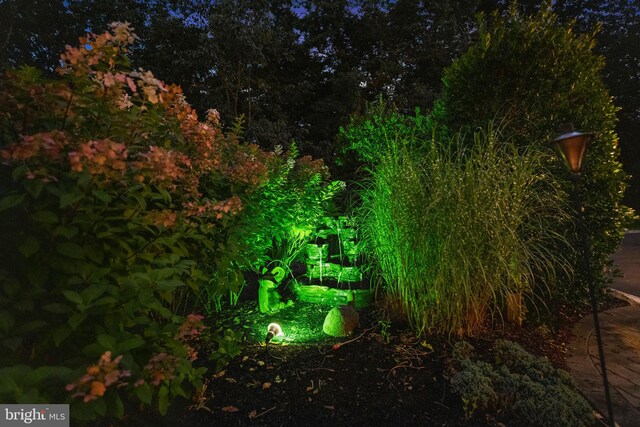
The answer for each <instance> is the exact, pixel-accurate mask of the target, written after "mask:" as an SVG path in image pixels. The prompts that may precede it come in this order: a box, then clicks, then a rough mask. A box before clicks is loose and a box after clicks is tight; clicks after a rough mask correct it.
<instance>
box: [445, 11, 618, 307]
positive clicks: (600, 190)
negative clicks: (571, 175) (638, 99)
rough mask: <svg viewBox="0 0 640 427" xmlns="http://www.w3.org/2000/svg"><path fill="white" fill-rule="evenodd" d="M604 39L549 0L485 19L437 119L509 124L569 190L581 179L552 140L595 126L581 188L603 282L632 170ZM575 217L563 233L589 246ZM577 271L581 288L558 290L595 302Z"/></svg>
mask: <svg viewBox="0 0 640 427" xmlns="http://www.w3.org/2000/svg"><path fill="white" fill-rule="evenodd" d="M596 36H597V30H596V32H595V33H590V34H578V33H576V32H575V31H574V29H573V26H572V24H569V25H567V26H563V25H561V24H560V23H559V22H558V18H557V15H556V14H555V13H554V12H553V10H552V6H551V2H550V1H546V2H543V4H542V5H541V7H540V9H539V11H538V12H537V13H536V14H535V15H533V16H525V15H523V14H522V13H520V12H519V8H518V5H517V3H516V2H513V3H512V4H511V7H510V8H509V9H508V11H507V12H506V13H504V14H502V15H501V14H499V13H498V12H495V13H494V14H492V15H491V16H489V17H485V16H482V17H481V20H480V31H479V35H478V41H477V42H476V44H475V45H473V46H472V47H471V48H470V49H469V50H468V51H467V52H466V53H465V54H464V55H462V56H461V57H460V58H459V59H458V60H457V61H455V62H454V63H453V64H452V65H451V66H450V67H449V68H448V69H446V70H445V72H444V78H443V82H444V88H443V94H442V100H441V102H440V104H439V105H438V108H437V111H438V118H437V121H439V122H441V123H443V124H445V125H446V126H448V127H449V128H450V129H452V130H453V131H458V130H459V129H461V128H465V129H470V130H471V131H473V130H474V129H475V128H477V127H483V126H484V125H485V123H487V121H489V120H496V121H498V122H501V123H502V126H503V129H504V131H505V132H507V133H509V134H511V135H515V138H516V139H517V142H518V144H521V145H523V146H535V147H538V148H539V149H541V150H546V151H547V152H548V153H549V156H548V158H547V160H546V162H545V165H546V166H547V167H548V168H549V169H550V170H551V171H552V174H551V175H548V177H547V179H550V180H555V181H557V182H558V183H559V184H560V185H561V186H562V188H563V189H564V190H565V191H566V192H567V194H571V193H572V191H573V188H572V187H573V185H572V183H571V182H570V181H569V179H568V173H567V172H566V171H565V169H564V167H563V165H562V163H561V161H560V160H559V157H558V156H557V155H556V154H554V153H553V152H552V149H553V147H552V144H551V140H552V139H553V138H554V137H555V136H557V134H558V132H559V129H560V126H561V125H562V124H563V123H567V122H572V123H574V124H575V126H576V128H577V129H580V130H583V131H592V132H594V137H593V139H592V142H591V143H590V145H589V147H588V149H587V153H586V156H585V161H584V166H583V172H582V180H581V183H582V186H581V188H580V190H579V191H580V193H581V198H582V200H583V201H584V216H585V218H586V227H587V229H588V230H589V232H590V233H591V248H590V253H591V256H592V258H591V268H592V273H593V277H595V278H596V280H597V281H598V282H599V283H600V284H602V285H604V283H605V280H604V279H605V277H604V273H603V271H604V269H603V267H604V266H605V265H606V263H607V262H608V257H609V255H610V254H611V253H612V252H613V251H615V249H616V248H617V246H618V244H619V243H620V240H621V238H622V234H623V227H624V221H625V218H627V217H628V216H629V214H630V210H629V209H627V208H625V207H624V206H622V205H621V203H622V196H623V192H624V190H625V187H626V180H627V176H626V174H625V173H624V172H623V170H622V166H621V164H620V162H619V154H620V150H619V147H618V136H617V135H616V133H615V124H616V112H617V110H618V109H617V108H616V107H615V106H614V105H613V102H612V98H611V97H610V96H609V93H608V91H607V88H606V87H605V85H604V83H603V80H602V72H603V68H604V65H605V63H604V58H603V57H602V56H599V55H597V54H595V53H594V48H595V43H596ZM468 142H469V143H472V142H473V141H471V140H470V141H468ZM572 222H573V221H569V222H567V223H558V228H557V229H556V232H558V233H565V234H566V236H567V238H568V239H569V241H570V242H571V243H572V246H573V247H575V248H580V247H581V244H580V237H579V234H578V233H577V232H576V231H575V227H574V226H573V225H572ZM558 250H559V251H562V250H564V248H558ZM577 255H579V254H575V253H574V254H573V257H574V259H575V258H576V257H577ZM578 259H579V258H578ZM573 263H574V264H577V263H578V262H577V261H575V260H574V261H573ZM577 273H578V274H576V275H575V276H574V284H571V283H570V282H567V283H566V284H565V286H562V287H557V288H556V292H557V295H556V296H557V297H559V298H561V299H563V300H565V301H571V302H573V303H580V301H584V300H585V299H586V289H587V287H586V286H582V285H584V283H585V280H586V279H585V277H587V276H585V275H584V274H583V273H584V269H583V268H579V269H578V271H577Z"/></svg>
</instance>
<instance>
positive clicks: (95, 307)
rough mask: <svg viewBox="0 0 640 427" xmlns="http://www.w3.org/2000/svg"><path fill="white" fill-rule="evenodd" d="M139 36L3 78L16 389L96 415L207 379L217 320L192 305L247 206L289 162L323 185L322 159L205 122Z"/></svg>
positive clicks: (219, 352)
mask: <svg viewBox="0 0 640 427" xmlns="http://www.w3.org/2000/svg"><path fill="white" fill-rule="evenodd" d="M135 38H136V37H135V35H134V34H133V33H132V32H131V29H130V28H129V27H128V26H127V25H126V24H125V25H123V24H114V25H113V28H112V32H110V33H105V34H102V35H88V36H87V37H84V38H81V39H80V46H79V47H77V48H74V47H68V48H67V50H66V52H65V53H64V54H63V55H62V58H61V59H62V61H61V62H62V64H63V65H62V66H61V68H60V69H59V70H58V76H57V77H56V78H51V79H47V78H43V77H42V76H41V75H40V73H39V72H38V71H36V70H35V69H33V68H28V67H24V68H21V69H18V70H11V71H8V72H7V74H6V75H5V76H4V77H3V79H2V80H0V155H1V159H2V163H1V165H0V182H2V186H1V187H0V235H2V245H0V347H2V349H3V351H2V352H1V356H0V366H2V369H1V372H0V400H2V401H3V402H6V403H9V402H22V403H24V402H29V403H37V402H52V401H56V402H63V401H66V402H70V403H72V405H73V408H72V411H71V413H72V414H73V415H74V417H77V418H81V419H89V418H94V417H98V416H101V417H102V416H105V415H111V416H118V417H120V416H123V414H124V411H125V409H124V406H125V405H124V404H123V402H131V403H130V405H131V406H132V407H135V406H136V404H135V403H133V402H132V401H131V399H130V395H135V396H137V398H138V399H137V400H139V401H140V402H141V404H146V405H153V406H155V407H157V408H158V409H159V410H160V412H161V413H164V412H165V411H166V410H167V407H168V404H169V402H170V399H171V398H172V397H174V396H178V395H181V396H188V394H189V393H190V392H191V391H192V390H193V387H196V388H197V387H198V386H199V385H200V384H201V378H202V375H203V373H204V371H205V369H204V368H201V367H198V366H197V365H195V364H194V363H197V362H195V361H196V359H198V358H201V359H202V356H203V355H198V354H197V352H196V346H198V347H202V346H203V345H204V344H205V342H204V340H205V339H204V338H203V337H204V336H205V335H206V334H207V330H208V329H207V328H206V327H205V325H204V323H203V318H202V317H201V316H199V315H195V314H190V315H188V316H187V317H186V318H185V317H183V316H184V315H186V314H187V313H189V311H190V310H191V309H192V308H193V303H192V302H193V298H190V297H191V296H193V295H195V294H197V293H198V292H199V291H200V289H201V287H202V285H203V284H207V283H208V281H209V279H210V277H211V275H212V273H213V272H214V271H216V270H219V269H220V268H219V267H220V265H222V264H224V261H225V260H226V259H228V257H229V253H230V251H229V250H228V248H229V247H230V246H232V245H233V244H234V242H233V241H230V236H232V235H233V234H234V233H236V231H235V230H234V227H239V226H240V225H241V221H239V219H238V218H239V213H240V212H242V211H243V210H244V209H247V203H248V202H254V201H255V197H256V196H255V195H254V194H257V193H258V192H259V189H260V188H262V187H263V186H265V185H267V184H268V183H269V182H270V181H269V180H270V179H271V177H272V176H273V175H274V174H277V173H276V172H274V171H277V170H278V168H279V167H281V165H282V164H283V163H287V164H288V163H289V162H293V163H294V167H293V170H294V171H297V172H296V173H298V175H299V176H298V178H297V180H296V181H295V184H292V185H291V189H292V191H293V190H294V189H295V190H299V191H309V192H314V194H315V193H322V191H324V190H322V189H320V188H319V187H320V185H321V184H322V179H318V178H317V176H319V172H318V169H322V165H320V164H315V163H313V167H311V166H309V167H308V169H309V171H307V170H306V169H305V168H306V167H307V166H306V165H308V164H310V163H311V162H310V161H309V160H308V159H301V160H300V161H296V160H294V159H292V158H291V157H289V158H286V159H282V158H280V157H279V156H278V154H276V153H267V152H264V151H262V150H260V149H259V148H258V147H256V146H254V145H249V144H244V143H242V142H241V141H240V140H239V139H238V138H237V137H235V136H234V135H231V136H225V135H224V134H223V132H222V130H221V128H220V126H219V120H218V115H217V112H216V111H215V110H210V111H209V112H208V115H207V121H206V122H201V121H199V120H198V117H197V114H196V112H195V111H194V110H193V109H192V108H191V107H190V106H189V105H188V104H187V103H186V101H185V99H184V96H183V95H182V93H181V90H180V88H179V87H177V86H174V85H166V84H164V83H162V82H160V81H159V80H157V79H155V78H154V76H153V74H152V73H151V72H148V71H144V70H131V67H130V65H129V62H128V59H127V57H126V54H127V49H128V46H129V45H130V44H131V43H133V42H134V40H135ZM279 165H280V166H279ZM316 187H318V188H316ZM286 208H287V207H286V206H285V207H282V209H283V211H284V212H286ZM256 232H259V230H258V231H256ZM235 255H237V256H238V259H240V257H241V254H239V253H235ZM243 262H248V261H246V260H245V259H243ZM212 285H216V286H221V285H220V284H218V283H212ZM225 286H227V287H226V288H225V289H226V290H230V289H231V288H230V287H229V286H228V285H225ZM196 308H197V307H196ZM238 339H239V335H238V334H235V333H233V332H232V331H226V332H225V335H224V336H223V337H213V338H212V339H211V340H210V341H213V342H214V344H213V345H204V347H203V348H211V350H212V352H211V353H210V354H206V355H204V357H205V358H207V359H209V360H212V361H213V362H214V364H215V365H216V366H217V367H218V368H219V367H221V366H222V365H223V364H224V363H225V362H226V361H227V360H228V359H229V358H230V357H232V356H233V355H235V354H237V353H238V346H237V342H238ZM65 387H66V391H65Z"/></svg>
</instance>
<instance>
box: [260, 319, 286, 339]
mask: <svg viewBox="0 0 640 427" xmlns="http://www.w3.org/2000/svg"><path fill="white" fill-rule="evenodd" d="M283 335H284V332H283V331H282V327H281V326H280V325H278V324H277V323H269V326H267V337H266V338H265V340H264V342H265V344H269V341H271V339H272V338H273V337H281V336H283Z"/></svg>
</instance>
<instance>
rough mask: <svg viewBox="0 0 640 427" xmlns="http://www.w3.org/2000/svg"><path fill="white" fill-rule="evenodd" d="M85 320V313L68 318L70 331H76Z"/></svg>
mask: <svg viewBox="0 0 640 427" xmlns="http://www.w3.org/2000/svg"><path fill="white" fill-rule="evenodd" d="M86 318H87V313H76V314H74V315H73V316H71V317H70V318H69V326H71V328H72V329H77V328H78V326H80V324H81V323H82V322H84V320H85V319H86Z"/></svg>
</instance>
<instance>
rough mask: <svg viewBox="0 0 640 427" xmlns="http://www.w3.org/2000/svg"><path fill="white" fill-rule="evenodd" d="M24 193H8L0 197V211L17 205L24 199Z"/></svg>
mask: <svg viewBox="0 0 640 427" xmlns="http://www.w3.org/2000/svg"><path fill="white" fill-rule="evenodd" d="M24 196H25V194H24V193H22V194H10V195H8V196H5V197H3V198H2V199H0V212H2V211H6V210H7V209H11V208H12V207H14V206H17V205H19V204H20V203H22V201H23V200H24Z"/></svg>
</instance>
